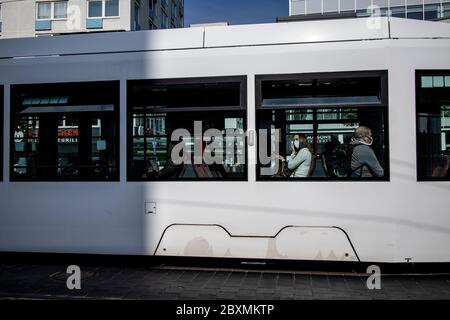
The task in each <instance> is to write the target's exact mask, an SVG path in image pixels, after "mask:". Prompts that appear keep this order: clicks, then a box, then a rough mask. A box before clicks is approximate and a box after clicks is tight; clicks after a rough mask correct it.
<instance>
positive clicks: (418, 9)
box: [407, 6, 423, 20]
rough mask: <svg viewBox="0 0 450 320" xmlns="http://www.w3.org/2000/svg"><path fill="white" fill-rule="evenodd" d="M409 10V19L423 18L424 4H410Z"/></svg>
mask: <svg viewBox="0 0 450 320" xmlns="http://www.w3.org/2000/svg"><path fill="white" fill-rule="evenodd" d="M407 10H408V13H407V17H408V19H416V20H423V7H422V6H408V7H407Z"/></svg>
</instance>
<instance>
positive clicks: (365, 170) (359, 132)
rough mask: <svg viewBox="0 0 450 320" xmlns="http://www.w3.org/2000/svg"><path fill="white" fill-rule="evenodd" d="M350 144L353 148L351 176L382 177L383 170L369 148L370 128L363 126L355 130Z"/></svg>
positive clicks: (370, 143)
mask: <svg viewBox="0 0 450 320" xmlns="http://www.w3.org/2000/svg"><path fill="white" fill-rule="evenodd" d="M351 144H352V146H353V153H352V162H351V167H352V172H353V176H356V177H364V178H367V177H383V176H384V170H383V168H382V167H381V165H380V163H379V162H378V159H377V157H376V155H375V152H374V151H373V149H372V148H371V145H372V144H373V138H372V131H371V130H370V128H368V127H364V126H361V127H358V128H356V130H355V136H354V138H353V140H352V142H351Z"/></svg>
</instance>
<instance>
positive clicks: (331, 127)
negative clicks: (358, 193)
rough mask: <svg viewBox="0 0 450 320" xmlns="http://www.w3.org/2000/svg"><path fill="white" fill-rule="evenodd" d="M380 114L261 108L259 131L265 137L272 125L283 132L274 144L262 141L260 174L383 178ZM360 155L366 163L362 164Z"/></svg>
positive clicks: (368, 110)
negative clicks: (264, 147) (264, 159)
mask: <svg viewBox="0 0 450 320" xmlns="http://www.w3.org/2000/svg"><path fill="white" fill-rule="evenodd" d="M385 115H386V109H385V108H378V107H352V108H327V109H304V108H300V109H292V110H289V109H288V110H260V111H258V113H257V120H258V127H259V129H258V130H259V133H261V130H263V132H266V136H265V137H266V138H268V139H270V137H271V136H273V132H274V131H275V130H277V129H278V130H279V132H280V133H283V132H284V134H283V136H281V140H280V141H279V147H278V148H277V146H276V144H275V145H273V143H270V142H269V141H264V143H265V145H267V146H269V145H271V149H270V150H269V151H268V152H267V155H269V154H270V155H271V162H270V163H267V162H266V163H261V161H260V165H261V168H264V169H266V171H265V172H264V173H263V171H260V172H259V173H258V175H259V178H262V179H283V178H284V179H295V178H320V179H328V180H329V179H343V178H347V179H361V178H364V179H371V178H375V179H377V178H385V166H386V164H387V163H388V162H387V159H386V150H387V146H386V143H385V141H386V131H385ZM269 132H270V134H268V133H269ZM260 139H262V137H260ZM260 143H261V142H260ZM296 143H298V145H296ZM260 146H261V145H260ZM354 150H356V151H355V152H357V153H355V154H354V153H353V152H354ZM361 155H364V157H365V156H369V157H370V158H371V161H369V162H368V163H366V162H364V163H362V162H361V161H360V159H361V158H360V157H361ZM259 156H260V157H261V155H259ZM280 160H281V161H280ZM269 169H270V170H269Z"/></svg>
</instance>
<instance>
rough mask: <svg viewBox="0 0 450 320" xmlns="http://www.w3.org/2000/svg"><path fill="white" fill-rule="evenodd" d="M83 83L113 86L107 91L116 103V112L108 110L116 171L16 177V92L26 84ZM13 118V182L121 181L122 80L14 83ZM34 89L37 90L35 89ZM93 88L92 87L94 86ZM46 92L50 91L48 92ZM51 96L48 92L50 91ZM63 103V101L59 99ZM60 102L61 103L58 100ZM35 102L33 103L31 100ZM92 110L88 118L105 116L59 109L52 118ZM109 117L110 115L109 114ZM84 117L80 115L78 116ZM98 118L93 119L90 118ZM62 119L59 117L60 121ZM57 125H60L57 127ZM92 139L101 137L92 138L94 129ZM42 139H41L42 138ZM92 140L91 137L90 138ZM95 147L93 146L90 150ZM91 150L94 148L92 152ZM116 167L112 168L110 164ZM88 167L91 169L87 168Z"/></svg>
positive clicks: (11, 134) (68, 85)
mask: <svg viewBox="0 0 450 320" xmlns="http://www.w3.org/2000/svg"><path fill="white" fill-rule="evenodd" d="M77 85H79V86H81V89H80V90H82V89H85V88H95V85H98V86H105V87H109V88H110V89H111V91H108V92H109V93H110V96H111V97H112V98H111V101H113V102H112V103H111V105H113V106H114V110H113V111H108V112H111V113H110V114H109V115H108V116H109V117H110V118H111V119H112V121H113V122H112V123H113V124H114V126H113V129H114V136H113V137H112V141H113V143H112V146H113V148H114V157H113V161H114V163H115V166H114V168H115V171H114V172H113V173H111V174H110V176H109V177H107V178H100V177H96V176H94V177H90V176H89V174H88V175H86V174H85V175H83V176H81V177H58V176H57V175H52V176H46V177H45V176H40V177H28V176H24V177H20V176H16V175H15V174H14V169H15V167H14V163H15V161H14V158H15V141H14V130H15V126H14V125H15V121H16V112H15V110H14V108H15V100H16V99H17V98H16V94H17V92H20V90H24V88H27V87H31V88H32V87H35V86H36V87H51V86H56V87H65V86H66V87H70V86H77ZM10 88H11V89H10V92H11V95H10V110H11V112H10V117H9V121H10V138H9V143H10V157H9V161H10V163H9V172H10V181H12V182H119V181H120V81H119V80H108V81H77V82H54V83H53V82H52V83H27V84H12V85H11V86H10ZM32 90H33V89H32ZM34 90H35V89H34ZM92 90H93V89H92ZM46 93H47V92H46ZM93 94H94V95H95V92H93ZM47 96H48V94H47ZM39 98H40V99H41V101H42V100H43V99H46V98H44V97H39ZM59 102H61V100H60V101H59ZM59 102H58V103H59ZM32 104H34V103H32ZM45 106H46V105H43V107H45ZM83 113H84V114H87V113H89V117H92V116H96V117H98V118H97V119H102V117H101V116H103V115H102V114H101V112H98V111H86V112H85V111H80V112H73V113H71V112H56V113H54V115H53V118H56V117H62V118H66V117H67V116H68V115H69V118H70V115H72V114H81V115H83ZM108 116H107V117H108ZM79 117H80V119H81V116H79ZM92 119H95V117H94V118H91V120H92ZM40 121H41V119H39V122H40ZM58 121H59V120H58ZM84 122H86V123H87V120H86V119H85V120H84ZM91 126H92V124H91V125H90V126H89V128H90V130H92V127H91ZM56 128H57V127H56ZM91 138H93V139H94V138H95V139H97V138H98V137H92V132H91ZM39 139H40V138H39ZM58 143H59V142H56V144H57V145H58ZM91 143H92V140H91ZM84 148H85V150H86V149H87V148H88V146H87V142H85V143H84ZM91 150H92V149H91ZM54 152H56V153H55V154H54V155H55V156H56V157H58V154H59V151H57V150H56V149H55V150H54ZM91 152H92V151H91ZM40 167H41V166H36V167H32V168H40ZM56 168H58V166H56ZM111 168H113V167H111ZM88 169H89V168H88Z"/></svg>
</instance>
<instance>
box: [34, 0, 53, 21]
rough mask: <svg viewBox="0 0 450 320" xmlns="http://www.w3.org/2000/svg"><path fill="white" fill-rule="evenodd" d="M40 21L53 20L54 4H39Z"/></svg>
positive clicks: (38, 15) (38, 16)
mask: <svg viewBox="0 0 450 320" xmlns="http://www.w3.org/2000/svg"><path fill="white" fill-rule="evenodd" d="M37 18H38V19H51V18H52V4H51V3H50V2H39V3H38V14H37Z"/></svg>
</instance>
